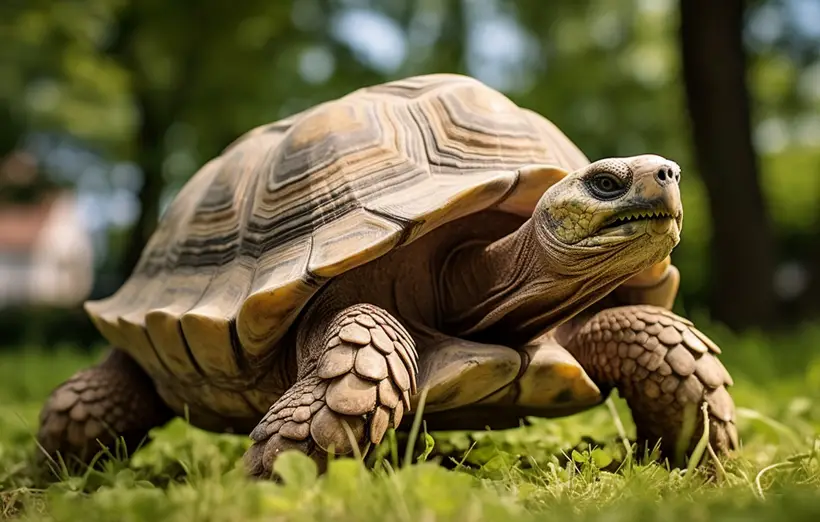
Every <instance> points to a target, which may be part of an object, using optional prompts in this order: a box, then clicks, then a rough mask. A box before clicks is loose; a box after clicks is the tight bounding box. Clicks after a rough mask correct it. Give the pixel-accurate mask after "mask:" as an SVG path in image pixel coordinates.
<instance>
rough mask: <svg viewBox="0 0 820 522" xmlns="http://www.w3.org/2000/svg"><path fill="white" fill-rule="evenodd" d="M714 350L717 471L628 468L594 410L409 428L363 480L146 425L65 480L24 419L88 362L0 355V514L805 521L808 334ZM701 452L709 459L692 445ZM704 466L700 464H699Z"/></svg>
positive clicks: (808, 504) (813, 360)
mask: <svg viewBox="0 0 820 522" xmlns="http://www.w3.org/2000/svg"><path fill="white" fill-rule="evenodd" d="M703 329H704V330H705V331H707V333H709V334H710V335H711V336H712V337H713V338H715V339H716V340H717V341H718V342H719V343H720V344H721V346H722V347H723V350H724V357H723V361H724V363H725V364H726V366H727V367H728V368H729V370H730V371H731V372H732V374H733V376H734V378H735V381H736V385H735V387H734V388H732V389H731V392H732V394H733V396H734V397H735V401H736V403H737V405H738V409H739V411H738V417H739V428H740V434H741V438H742V442H743V448H742V449H741V450H740V451H739V452H738V453H737V454H736V455H734V456H733V457H732V458H730V459H722V460H721V463H720V465H719V466H714V465H712V466H711V467H709V468H706V469H703V470H685V469H684V470H678V469H674V470H671V471H670V470H668V469H666V468H665V467H663V466H661V465H659V464H652V463H639V462H638V461H637V460H636V459H635V458H633V457H631V456H629V455H628V454H627V452H626V449H625V446H624V445H623V444H622V441H623V439H621V438H619V429H618V426H619V422H622V424H623V426H624V429H625V432H626V435H627V436H631V435H632V433H633V427H632V425H631V423H630V419H629V415H628V411H627V410H626V408H625V405H624V404H623V403H622V402H621V401H620V399H618V398H617V397H616V398H615V400H614V401H613V402H612V404H611V406H613V408H609V407H605V406H602V407H599V408H596V409H594V410H592V411H590V412H588V413H585V414H583V415H576V416H573V417H570V418H566V419H561V420H553V421H535V422H534V424H533V425H532V426H530V427H526V428H520V429H516V430H509V431H505V432H480V433H447V434H433V437H432V438H431V437H429V436H428V435H427V434H425V433H424V429H423V426H422V428H421V430H420V432H419V434H418V436H417V437H416V439H417V440H418V447H420V448H422V449H424V448H427V450H431V451H424V452H423V453H422V454H421V455H420V458H419V459H417V460H419V461H420V462H416V463H415V464H412V465H405V456H404V455H399V451H398V450H397V449H396V446H391V445H388V444H384V445H383V446H382V447H381V449H382V453H383V455H380V456H377V457H378V463H377V465H376V468H377V469H376V470H375V471H367V470H365V469H364V467H363V466H362V465H361V464H359V463H357V462H356V461H353V460H350V459H345V460H339V461H336V462H333V463H331V466H330V469H329V471H328V474H327V475H325V476H323V477H321V478H317V477H316V473H315V468H314V467H313V464H312V462H310V461H309V460H308V459H307V458H305V457H302V456H301V455H297V454H292V455H285V456H283V457H282V459H281V460H280V461H279V463H278V467H277V470H278V471H279V473H280V474H281V476H282V477H283V479H284V480H283V483H282V484H275V483H271V482H265V481H257V482H254V481H250V480H248V479H246V478H245V477H244V476H243V474H242V470H241V467H240V466H239V462H240V457H241V455H242V453H243V451H244V449H245V448H246V447H247V446H248V444H249V441H248V440H247V439H246V438H245V437H240V436H231V435H213V434H208V433H204V432H202V431H199V430H196V429H193V428H190V427H189V426H187V425H186V424H185V423H184V422H182V421H181V420H176V421H174V422H173V423H171V424H170V425H168V426H166V427H164V428H162V429H159V430H156V432H155V439H154V441H153V442H152V444H151V445H149V446H147V447H146V448H145V449H143V450H141V451H139V452H137V453H136V454H135V455H134V456H133V458H132V459H131V460H130V462H126V461H123V460H116V459H114V460H111V461H109V462H108V463H107V464H106V467H105V468H104V469H103V470H102V471H92V470H87V471H85V472H84V473H82V474H75V475H67V474H65V473H64V472H63V471H61V470H60V469H55V471H54V472H51V473H49V472H45V473H44V472H38V471H37V469H36V468H35V467H34V465H33V452H34V450H35V445H34V439H33V434H34V432H35V430H36V421H37V413H38V411H39V408H40V405H41V403H42V401H43V399H44V398H45V397H46V395H47V394H48V392H49V390H50V389H51V388H52V387H53V386H54V385H56V384H57V383H59V382H60V381H61V380H63V379H64V378H65V377H67V376H68V375H70V374H71V373H73V372H74V371H75V370H76V369H77V368H79V367H81V366H84V365H86V364H89V363H90V362H92V361H93V360H94V359H95V358H96V357H98V356H99V354H98V353H91V354H88V353H79V352H76V351H72V350H71V349H69V348H59V349H52V350H50V351H44V350H41V349H38V348H35V347H27V348H21V349H17V350H13V351H8V352H5V353H0V518H5V517H10V518H12V519H15V518H19V519H21V520H84V521H89V522H91V521H95V520H112V521H114V520H116V521H123V522H127V521H151V522H155V521H157V520H163V521H164V520H169V521H173V520H208V521H255V520H276V521H287V520H298V521H311V520H371V519H373V520H402V521H408V522H410V521H412V522H421V521H424V522H428V521H435V520H470V521H479V520H488V521H489V520H493V521H494V520H507V519H515V520H516V521H527V520H537V519H544V520H547V519H550V520H562V521H575V520H579V521H580V520H583V521H593V520H601V521H604V520H605V521H607V522H617V521H621V520H623V521H630V522H631V521H640V520H656V519H663V520H665V521H667V520H668V521H674V520H681V521H684V520H686V521H688V520H698V521H706V520H721V521H723V520H743V521H757V520H759V521H764V520H765V521H768V520H771V521H775V520H781V519H785V520H794V521H797V520H818V519H820V518H818V516H820V349H818V347H820V327H805V328H802V329H800V330H799V331H797V332H791V333H789V334H783V335H777V336H770V337H763V336H751V335H747V336H745V337H742V338H736V337H734V336H731V335H729V334H727V333H726V332H723V331H721V330H720V329H719V328H717V327H711V328H709V327H703ZM705 459H707V461H708V459H709V457H708V452H707V456H706V457H705ZM709 469H711V471H709Z"/></svg>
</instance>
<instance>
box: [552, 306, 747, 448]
mask: <svg viewBox="0 0 820 522" xmlns="http://www.w3.org/2000/svg"><path fill="white" fill-rule="evenodd" d="M568 329H569V330H571V329H573V328H572V327H571V326H568ZM559 336H560V332H559ZM565 346H566V348H567V350H569V352H571V353H572V354H573V355H574V356H575V357H576V358H577V359H578V360H579V361H580V363H581V365H582V366H583V367H584V369H585V370H586V371H587V373H588V374H589V376H590V377H591V378H592V379H593V380H594V381H595V382H596V383H597V384H599V385H606V386H613V387H615V388H617V389H618V391H619V393H620V395H621V396H622V397H624V398H625V399H626V402H627V404H628V405H629V407H630V409H631V410H632V416H633V419H634V421H635V425H636V427H637V434H638V442H639V444H640V445H641V446H644V445H648V446H649V449H652V448H653V447H654V446H655V444H656V443H657V442H660V448H661V452H662V454H663V455H665V456H668V457H670V460H674V456H675V451H676V447H677V444H678V439H679V438H680V437H681V436H682V435H685V434H683V433H682V430H683V426H684V424H685V423H684V410H685V409H687V408H694V409H695V411H696V413H697V415H696V417H695V418H696V422H695V425H694V426H693V429H694V432H693V433H691V434H690V439H689V440H685V441H683V449H684V450H685V451H686V453H690V452H691V451H692V450H693V449H694V447H695V445H696V444H697V442H698V440H700V438H701V435H702V434H703V415H702V412H701V410H700V408H701V405H702V404H703V402H704V401H705V402H706V404H707V405H708V414H709V439H710V442H711V444H712V448H713V449H714V450H715V451H717V452H722V453H728V452H729V451H730V450H732V449H734V448H736V447H737V446H738V439H737V428H736V427H735V405H734V402H733V401H732V398H731V396H730V395H729V392H728V391H727V387H729V386H731V385H732V378H731V377H730V376H729V373H728V372H727V371H726V368H724V366H723V365H722V364H721V363H720V361H719V360H718V358H717V355H718V354H719V353H720V349H719V348H718V347H717V346H716V345H715V344H714V343H713V342H712V341H711V340H709V338H708V337H706V336H705V335H704V334H702V333H701V332H699V331H698V330H697V329H696V328H695V327H694V325H693V324H692V323H691V322H690V321H688V320H686V319H684V318H682V317H680V316H678V315H675V314H673V313H672V312H670V311H668V310H666V309H664V308H660V307H657V306H650V305H635V306H623V307H617V308H608V309H605V310H602V311H600V312H598V313H597V314H596V315H594V316H593V317H591V318H590V319H589V320H587V321H586V322H585V323H584V324H583V325H582V326H580V328H578V329H577V331H576V332H575V333H574V334H572V337H571V338H570V339H569V340H568V341H567V342H566V343H565ZM678 464H680V463H678Z"/></svg>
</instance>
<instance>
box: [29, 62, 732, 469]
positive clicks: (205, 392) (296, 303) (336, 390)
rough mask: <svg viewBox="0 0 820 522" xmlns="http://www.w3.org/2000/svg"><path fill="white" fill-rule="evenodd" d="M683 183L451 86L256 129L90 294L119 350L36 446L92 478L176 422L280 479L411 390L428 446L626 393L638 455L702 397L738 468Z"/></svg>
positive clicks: (726, 382)
mask: <svg viewBox="0 0 820 522" xmlns="http://www.w3.org/2000/svg"><path fill="white" fill-rule="evenodd" d="M679 181H680V169H679V167H678V165H676V164H675V163H674V162H672V161H669V160H667V159H664V158H662V157H659V156H655V155H641V156H634V157H623V158H609V159H603V160H600V161H596V162H592V163H591V162H590V161H589V160H588V159H587V158H586V157H585V156H584V154H583V153H582V152H581V151H580V150H579V149H578V148H577V147H576V146H575V145H574V144H573V143H572V142H571V141H570V140H569V139H568V138H567V137H566V136H565V135H564V134H563V133H562V132H561V131H560V130H559V129H558V128H556V127H555V126H554V125H553V124H552V123H550V122H549V121H548V120H547V119H545V118H544V117H542V116H540V115H538V114H535V113H534V112H532V111H529V110H527V109H523V108H520V107H518V106H516V105H515V104H514V103H512V102H511V101H510V100H509V99H507V98H506V97H505V96H504V95H502V94H501V93H499V92H497V91H495V90H493V89H491V88H489V87H488V86H486V85H484V84H482V83H480V82H479V81H477V80H475V79H472V78H469V77H465V76H460V75H452V74H435V75H427V76H419V77H412V78H407V79H403V80H400V81H393V82H390V83H385V84H382V85H377V86H372V87H367V88H363V89H360V90H357V91H355V92H353V93H351V94H349V95H347V96H344V97H342V98H339V99H337V100H334V101H329V102H326V103H322V104H320V105H318V106H316V107H313V108H311V109H309V110H306V111H304V112H302V113H299V114H297V115H295V116H292V117H289V118H286V119H284V120H281V121H278V122H275V123H272V124H269V125H264V126H261V127H258V128H256V129H254V130H252V131H250V132H249V133H247V134H246V135H244V136H242V137H240V138H239V139H238V140H237V141H236V142H234V143H233V144H232V145H231V146H229V147H228V148H227V149H226V150H225V151H224V152H223V153H222V154H221V155H220V156H219V157H217V158H216V159H213V160H212V161H210V162H208V163H207V164H206V165H205V166H203V167H202V168H201V169H200V170H199V171H198V172H197V173H196V174H195V175H194V176H193V178H192V179H191V180H190V181H189V182H188V183H187V184H186V185H185V186H184V187H183V189H182V190H181V191H180V193H179V194H178V196H177V197H176V198H175V200H174V201H173V203H172V204H171V205H170V207H169V208H168V210H167V212H166V213H165V215H164V216H163V218H162V219H161V222H160V224H159V226H158V228H157V230H156V232H155V233H154V235H153V236H152V237H151V238H150V240H149V242H148V245H147V246H146V248H145V250H144V252H143V254H142V256H141V258H140V261H139V263H138V265H137V267H136V268H135V270H134V272H133V274H132V275H131V276H130V278H129V279H128V280H127V281H126V282H125V283H124V284H123V286H122V287H121V288H120V289H119V290H118V291H117V292H116V293H115V294H114V295H112V296H110V297H108V298H106V299H102V300H99V301H91V302H88V303H87V304H86V310H87V311H88V313H89V315H90V317H91V318H92V320H93V322H94V323H95V325H96V327H97V328H98V329H99V331H100V332H101V333H102V335H103V336H104V337H105V338H106V339H107V341H108V342H110V343H111V345H112V346H113V349H112V350H111V351H110V353H109V354H108V355H107V357H106V358H105V359H104V360H103V362H101V363H100V364H99V365H97V366H94V367H91V368H88V369H85V370H82V371H80V372H78V373H77V374H76V375H74V376H73V377H72V378H71V379H70V380H68V381H67V382H66V383H64V384H62V385H61V386H59V387H58V388H57V389H55V390H54V391H53V393H52V395H51V396H50V398H49V399H48V401H47V403H46V404H45V406H44V408H43V411H42V414H41V418H40V430H39V434H38V438H39V442H40V443H41V445H42V447H43V449H44V450H45V451H44V454H50V455H54V454H56V453H58V452H59V453H61V454H62V455H63V456H68V455H71V456H73V457H74V458H78V459H80V460H84V461H86V462H87V461H88V460H89V459H90V458H91V457H92V456H93V455H94V454H95V453H96V452H97V451H99V450H100V448H101V446H108V447H110V446H112V445H113V444H114V441H115V440H117V439H118V438H120V437H121V438H122V440H123V441H124V442H125V444H126V445H127V446H129V447H134V446H135V445H136V444H138V443H139V442H141V441H142V440H143V439H144V438H145V436H146V435H147V434H148V432H149V430H151V429H152V428H154V427H156V426H160V425H162V424H163V423H165V422H166V421H168V420H169V419H171V418H172V417H173V416H175V415H178V416H183V415H184V416H186V417H187V418H188V419H189V421H190V423H191V424H193V425H194V426H197V427H200V428H203V429H206V430H213V431H222V432H231V433H250V437H251V438H252V440H253V445H252V446H251V447H250V448H249V449H248V451H247V453H246V455H245V464H246V466H247V468H248V470H249V473H250V474H251V475H254V476H269V474H270V472H271V469H272V463H273V462H274V460H275V458H276V456H277V454H278V453H279V452H281V451H283V450H287V449H298V450H300V451H302V452H304V453H306V454H308V455H310V456H312V457H313V458H314V459H316V460H317V462H319V463H320V465H321V464H322V463H323V462H325V461H326V458H327V454H328V452H333V453H334V454H336V455H342V454H351V453H354V452H355V451H356V449H355V448H354V445H353V444H354V442H355V443H356V444H357V445H358V450H359V451H360V452H361V453H362V454H366V453H367V451H368V450H369V449H370V448H371V447H372V445H373V444H378V443H379V442H380V441H381V440H382V438H383V437H384V435H385V433H386V431H387V430H388V429H390V428H391V427H395V428H397V429H404V428H406V427H407V425H408V422H409V421H410V420H411V419H412V414H413V412H414V411H415V410H416V408H417V406H418V401H419V397H420V396H421V391H422V390H423V389H424V388H426V390H427V394H426V400H425V404H424V413H423V415H424V418H425V420H426V422H427V426H428V428H429V429H432V430H439V429H446V430H450V429H484V428H485V427H489V428H491V429H505V428H511V427H515V426H518V425H520V423H521V422H522V421H524V420H525V419H526V417H528V416H539V417H555V416H562V415H569V414H572V413H575V412H579V411H582V410H585V409H588V408H590V407H593V406H595V405H598V404H600V403H601V402H602V401H603V400H604V399H605V398H606V397H607V395H608V394H609V393H610V391H611V390H612V389H613V388H617V389H618V391H619V393H620V395H621V396H623V397H625V398H626V400H627V403H628V405H629V406H630V408H631V411H632V413H633V417H634V420H635V424H636V426H637V435H638V441H639V442H641V443H647V444H650V445H652V446H654V445H655V444H656V443H658V442H659V443H660V448H661V451H662V452H663V453H665V454H666V455H670V456H671V453H672V452H673V450H674V448H675V447H676V446H675V445H676V444H677V443H678V439H679V438H680V436H681V435H682V430H683V426H684V411H685V410H686V409H689V410H691V409H694V410H695V411H697V415H698V416H700V415H701V413H700V412H701V410H700V408H699V407H700V405H701V404H702V403H704V402H705V403H707V404H708V416H709V422H710V430H709V431H710V439H711V443H712V446H713V448H714V449H716V450H718V451H722V452H728V451H730V450H731V449H733V448H734V447H736V446H737V431H736V428H735V424H734V404H733V401H732V399H731V397H730V396H729V394H728V392H727V387H728V386H730V385H731V383H732V380H731V378H730V376H729V374H728V373H727V371H726V369H725V368H724V367H723V365H722V364H721V363H720V362H719V360H718V359H717V354H718V353H720V350H719V349H718V347H717V346H715V344H714V343H712V342H711V341H710V340H709V339H708V338H707V337H705V336H704V335H703V334H702V333H700V332H699V331H698V330H697V329H696V328H695V327H694V326H693V325H692V323H691V322H689V321H687V320H686V319H684V318H682V317H679V316H677V315H675V314H673V313H671V312H670V308H671V306H672V302H673V300H674V298H675V294H676V292H677V289H678V284H679V275H678V272H677V270H676V269H675V267H674V266H673V265H671V263H670V261H669V256H670V253H671V251H672V249H673V248H674V247H675V246H676V245H677V243H678V241H679V239H680V231H681V224H682V216H683V210H682V206H681V200H680V191H679V186H678V183H679ZM690 406H691V407H693V408H691V407H690ZM700 419H701V421H699V422H697V423H696V424H695V426H696V427H697V429H695V431H694V433H693V432H691V431H689V433H688V436H689V437H690V440H691V442H692V443H690V442H689V441H687V440H685V439H684V440H683V442H684V446H685V447H686V445H688V447H689V451H691V450H692V448H694V443H695V442H697V440H698V439H699V438H700V437H701V434H702V424H703V423H702V421H703V419H702V417H700ZM690 426H691V424H690Z"/></svg>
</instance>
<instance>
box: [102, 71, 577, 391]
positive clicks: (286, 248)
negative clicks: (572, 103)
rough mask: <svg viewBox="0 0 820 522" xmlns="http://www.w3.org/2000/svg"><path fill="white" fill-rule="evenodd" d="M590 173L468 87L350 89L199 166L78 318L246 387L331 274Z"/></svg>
mask: <svg viewBox="0 0 820 522" xmlns="http://www.w3.org/2000/svg"><path fill="white" fill-rule="evenodd" d="M588 163H589V162H588V160H587V158H586V157H585V156H584V155H583V153H581V151H580V150H578V148H577V147H576V146H575V145H573V144H572V142H571V141H570V140H569V139H568V138H567V137H566V136H564V134H563V133H562V132H561V131H560V130H558V129H557V128H556V127H555V126H554V125H553V124H552V123H550V122H549V121H548V120H546V119H545V118H543V117H541V116H539V115H537V114H535V113H533V112H531V111H529V110H526V109H522V108H520V107H518V106H516V105H515V104H514V103H512V102H511V101H510V100H509V99H508V98H506V97H505V96H503V95H502V94H500V93H499V92H497V91H495V90H493V89H491V88H489V87H487V86H486V85H484V84H482V83H480V82H478V81H477V80H474V79H472V78H469V77H464V76H459V75H451V74H437V75H428V76H420V77H413V78H408V79H404V80H400V81H394V82H391V83H386V84H382V85H378V86H374V87H368V88H364V89H360V90H358V91H355V92H353V93H351V94H349V95H347V96H345V97H342V98H339V99H337V100H334V101H330V102H327V103H323V104H321V105H318V106H316V107H314V108H312V109H309V110H307V111H305V112H302V113H300V114H297V115H295V116H292V117H290V118H287V119H285V120H282V121H278V122H276V123H272V124H269V125H264V126H261V127H258V128H256V129H254V130H252V131H250V132H248V133H247V134H245V135H244V136H242V137H241V138H239V139H238V140H237V141H236V142H235V143H234V144H232V145H231V146H230V147H228V148H227V149H226V150H225V151H224V152H223V153H222V154H221V155H220V156H219V157H217V158H215V159H213V160H211V161H210V162H208V163H207V164H206V165H205V166H203V167H202V169H200V170H199V171H198V172H197V173H196V174H195V175H194V176H193V177H192V179H191V180H190V181H189V182H188V183H187V184H186V185H185V186H184V187H183V189H182V190H181V191H180V193H179V194H178V195H177V197H176V198H175V199H174V201H173V203H172V204H171V205H170V207H169V209H168V211H167V212H166V214H165V215H164V216H163V218H162V220H161V222H160V224H159V226H158V229H157V231H156V232H155V233H154V235H153V236H152V237H151V239H150V241H149V242H148V245H147V246H146V248H145V250H144V252H143V254H142V257H141V259H140V261H139V263H138V265H137V267H136V268H135V270H134V273H133V274H132V275H131V277H130V278H129V279H128V281H126V283H125V284H124V285H123V286H122V287H121V288H120V289H119V290H118V291H117V292H116V293H115V294H114V295H112V296H111V297H108V298H106V299H102V300H99V301H91V302H88V303H87V304H86V310H87V311H88V313H89V314H90V316H91V317H92V319H93V321H94V322H95V324H96V325H97V327H98V328H99V330H100V331H101V332H102V334H103V335H104V336H105V337H106V338H107V339H108V340H109V341H110V342H111V343H112V344H114V345H116V346H120V347H122V348H124V349H125V350H127V351H128V352H129V353H130V354H131V355H132V356H133V357H135V358H136V359H137V360H138V361H139V362H140V363H141V364H142V365H143V367H145V368H146V369H147V370H148V371H149V372H152V373H154V375H157V374H163V373H166V372H168V373H170V374H172V375H179V373H180V372H185V373H188V372H190V371H191V369H192V368H196V369H197V371H198V372H199V373H201V374H204V375H208V376H230V375H233V376H240V375H241V374H242V369H243V365H244V363H245V362H246V359H245V358H246V357H251V358H258V357H263V356H265V355H266V354H267V353H269V352H270V350H271V349H272V348H273V347H274V346H275V345H276V343H277V341H278V340H279V339H281V337H282V336H283V335H284V334H285V333H286V332H287V330H288V328H289V327H290V325H291V323H292V322H293V320H294V319H295V318H296V316H297V315H298V314H299V312H300V311H301V310H302V308H303V306H304V305H305V303H306V302H307V301H308V299H310V297H311V296H312V295H313V294H314V293H315V292H316V291H317V290H318V289H319V288H320V287H321V286H322V285H324V284H325V283H326V282H327V281H328V280H329V279H330V278H332V277H334V276H336V275H339V274H341V273H343V272H345V271H347V270H350V269H352V268H354V267H357V266H360V265H362V264H364V263H367V262H369V261H371V260H373V259H375V258H377V257H379V256H382V255H384V254H385V253H387V252H388V251H390V250H391V249H393V248H396V247H398V246H400V245H402V244H406V243H409V242H411V241H414V240H415V239H417V238H419V237H421V236H422V235H424V234H426V233H427V232H429V231H430V230H433V229H435V228H436V227H439V226H441V225H442V224H444V223H447V222H449V221H452V220H454V219H457V218H459V217H462V216H465V215H467V214H471V213H475V212H478V211H481V210H483V209H487V208H490V207H493V208H500V209H501V210H504V211H508V212H514V213H517V214H520V215H524V216H528V215H530V214H531V213H532V211H533V208H534V207H535V204H536V203H537V201H538V199H539V198H540V196H541V194H543V192H544V191H545V190H546V189H547V188H548V187H549V186H550V185H552V184H553V183H554V182H555V181H557V180H558V179H560V178H561V177H562V176H563V175H564V174H565V172H566V171H572V170H575V169H577V168H580V167H583V166H584V165H586V164H588ZM533 165H535V167H532V166H533Z"/></svg>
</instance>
